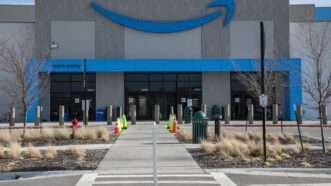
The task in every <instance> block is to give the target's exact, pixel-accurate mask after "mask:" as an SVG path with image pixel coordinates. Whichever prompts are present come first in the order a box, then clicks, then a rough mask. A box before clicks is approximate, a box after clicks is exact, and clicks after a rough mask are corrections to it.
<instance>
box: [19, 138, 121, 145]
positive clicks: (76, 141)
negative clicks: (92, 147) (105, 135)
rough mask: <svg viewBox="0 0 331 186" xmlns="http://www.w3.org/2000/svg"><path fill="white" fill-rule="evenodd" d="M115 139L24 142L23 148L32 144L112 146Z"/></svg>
mask: <svg viewBox="0 0 331 186" xmlns="http://www.w3.org/2000/svg"><path fill="white" fill-rule="evenodd" d="M116 139H117V137H116V136H111V139H110V141H109V142H105V141H103V140H101V139H97V140H88V139H67V140H64V139H62V140H31V141H28V140H26V141H25V142H24V145H23V146H28V145H29V144H32V145H33V146H47V145H54V146H60V145H86V144H113V143H115V141H116Z"/></svg>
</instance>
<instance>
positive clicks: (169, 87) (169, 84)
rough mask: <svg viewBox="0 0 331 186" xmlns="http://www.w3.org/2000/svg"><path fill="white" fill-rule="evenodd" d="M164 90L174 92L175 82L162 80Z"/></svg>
mask: <svg viewBox="0 0 331 186" xmlns="http://www.w3.org/2000/svg"><path fill="white" fill-rule="evenodd" d="M163 85H164V91H166V92H176V82H164V84H163Z"/></svg>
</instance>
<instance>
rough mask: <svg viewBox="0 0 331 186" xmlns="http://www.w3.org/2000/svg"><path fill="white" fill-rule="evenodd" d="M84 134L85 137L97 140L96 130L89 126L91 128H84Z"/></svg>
mask: <svg viewBox="0 0 331 186" xmlns="http://www.w3.org/2000/svg"><path fill="white" fill-rule="evenodd" d="M85 130H86V133H85V134H86V136H85V138H86V139H89V140H97V139H98V131H97V130H96V129H95V128H93V127H91V128H86V129H85Z"/></svg>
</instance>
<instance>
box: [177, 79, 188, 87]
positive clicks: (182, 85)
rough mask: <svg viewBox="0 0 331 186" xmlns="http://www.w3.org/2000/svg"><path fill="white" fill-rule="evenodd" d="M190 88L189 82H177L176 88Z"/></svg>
mask: <svg viewBox="0 0 331 186" xmlns="http://www.w3.org/2000/svg"><path fill="white" fill-rule="evenodd" d="M190 87H191V83H190V82H185V81H182V82H178V88H190Z"/></svg>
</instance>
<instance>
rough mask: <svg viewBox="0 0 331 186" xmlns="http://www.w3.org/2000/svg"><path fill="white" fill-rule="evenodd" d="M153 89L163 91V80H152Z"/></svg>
mask: <svg viewBox="0 0 331 186" xmlns="http://www.w3.org/2000/svg"><path fill="white" fill-rule="evenodd" d="M150 86H151V91H162V87H163V84H162V82H151V83H150Z"/></svg>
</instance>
